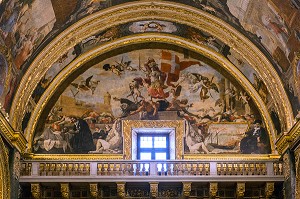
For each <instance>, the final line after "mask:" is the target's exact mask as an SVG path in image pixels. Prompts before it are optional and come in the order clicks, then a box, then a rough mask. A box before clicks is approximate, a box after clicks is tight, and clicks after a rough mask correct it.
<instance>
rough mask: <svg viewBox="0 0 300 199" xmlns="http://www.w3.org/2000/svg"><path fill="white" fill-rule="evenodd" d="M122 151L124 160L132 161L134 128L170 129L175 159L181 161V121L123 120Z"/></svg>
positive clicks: (182, 131) (182, 130)
mask: <svg viewBox="0 0 300 199" xmlns="http://www.w3.org/2000/svg"><path fill="white" fill-rule="evenodd" d="M122 126H123V139H124V144H123V150H124V159H125V160H131V159H132V153H131V149H132V129H135V128H172V129H175V146H176V149H175V158H176V159H182V155H183V135H184V121H183V120H174V121H170V120H142V121H141V120H123V125H122Z"/></svg>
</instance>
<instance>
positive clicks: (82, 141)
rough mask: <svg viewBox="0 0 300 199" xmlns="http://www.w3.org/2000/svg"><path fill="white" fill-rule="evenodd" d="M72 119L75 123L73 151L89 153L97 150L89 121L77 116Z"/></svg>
mask: <svg viewBox="0 0 300 199" xmlns="http://www.w3.org/2000/svg"><path fill="white" fill-rule="evenodd" d="M71 121H72V123H73V124H74V131H75V134H74V137H73V140H72V146H73V151H74V152H75V153H87V152H89V151H93V150H95V145H94V143H93V138H92V132H91V130H90V128H89V125H88V123H87V122H86V121H85V120H83V119H80V118H79V119H78V118H76V117H72V118H71Z"/></svg>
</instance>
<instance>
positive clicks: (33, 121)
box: [24, 33, 276, 153]
mask: <svg viewBox="0 0 300 199" xmlns="http://www.w3.org/2000/svg"><path fill="white" fill-rule="evenodd" d="M145 42H146V43H148V42H156V43H166V44H172V45H176V46H180V47H183V48H186V49H189V50H191V51H193V52H196V53H198V54H201V55H204V56H205V57H207V58H209V59H210V60H212V61H214V62H215V63H217V64H218V65H220V66H221V67H222V68H224V69H225V70H226V71H228V73H230V74H231V75H232V76H233V77H234V78H235V79H236V80H237V82H238V83H239V84H240V85H241V86H242V87H243V88H244V89H245V90H246V91H247V92H248V94H249V95H250V96H251V98H252V99H253V101H254V102H255V104H256V106H257V107H258V110H260V112H261V115H262V117H263V119H264V121H265V125H266V129H267V130H268V132H270V141H271V143H272V144H271V149H272V153H274V152H275V148H274V142H275V138H276V136H275V128H274V125H273V123H272V120H271V117H270V115H269V113H268V109H267V107H266V105H265V103H264V102H263V100H262V99H261V97H260V96H259V94H258V93H257V91H256V90H255V89H254V87H253V86H252V84H251V82H249V81H248V79H247V78H246V77H245V76H244V75H243V74H242V73H241V72H240V71H239V70H238V69H237V68H236V67H235V66H234V65H233V64H232V63H231V62H230V61H229V60H228V59H226V58H225V57H224V56H223V55H221V54H220V53H217V52H215V51H214V50H212V49H211V48H209V47H207V46H205V45H199V44H197V43H194V42H192V41H190V40H187V39H184V38H181V37H178V36H174V35H170V34H163V33H160V34H157V33H156V34H154V33H146V34H135V35H131V36H127V37H123V38H120V39H116V40H113V41H111V42H107V43H105V44H103V45H101V46H97V47H95V48H93V49H91V50H90V51H88V52H86V53H84V54H82V55H80V56H79V57H77V58H76V59H75V60H73V61H72V62H71V63H70V64H69V65H68V66H66V67H65V68H64V69H63V70H62V71H61V72H60V73H59V74H58V75H57V76H56V77H55V78H54V79H53V81H52V82H51V84H50V85H49V86H48V88H47V91H46V92H45V93H44V94H43V95H42V96H41V98H40V100H39V102H38V103H37V105H36V107H35V109H34V110H33V112H32V114H31V118H30V120H29V123H28V126H27V129H26V132H25V134H24V135H25V137H26V139H27V140H28V143H29V144H28V147H31V145H32V140H33V136H34V133H35V128H36V126H37V124H38V121H39V118H40V116H41V114H42V111H43V110H44V108H45V107H46V105H47V104H48V102H49V101H50V100H51V97H52V96H53V95H54V93H55V92H56V91H57V90H58V89H59V88H60V85H61V84H62V82H63V81H64V80H65V79H66V78H68V77H69V76H70V75H71V74H72V73H73V72H74V71H76V70H77V69H79V68H80V67H81V66H82V65H83V64H84V63H86V62H88V61H89V60H91V59H93V58H95V57H97V56H98V55H101V54H104V53H107V52H110V51H112V50H114V49H118V48H121V47H124V46H127V45H135V44H141V43H145ZM29 151H30V150H29Z"/></svg>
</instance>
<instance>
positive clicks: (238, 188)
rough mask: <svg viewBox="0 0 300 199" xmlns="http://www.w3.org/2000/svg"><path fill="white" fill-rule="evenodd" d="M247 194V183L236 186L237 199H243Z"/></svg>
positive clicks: (239, 183)
mask: <svg viewBox="0 0 300 199" xmlns="http://www.w3.org/2000/svg"><path fill="white" fill-rule="evenodd" d="M244 194H245V183H244V182H238V183H237V184H236V196H237V198H243V197H244Z"/></svg>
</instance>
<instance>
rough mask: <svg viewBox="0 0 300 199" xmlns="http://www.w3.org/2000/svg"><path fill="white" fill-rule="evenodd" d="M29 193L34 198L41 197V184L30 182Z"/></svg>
mask: <svg viewBox="0 0 300 199" xmlns="http://www.w3.org/2000/svg"><path fill="white" fill-rule="evenodd" d="M31 194H32V196H33V198H34V199H40V198H41V185H40V184H39V183H33V184H31Z"/></svg>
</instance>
